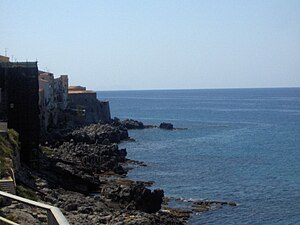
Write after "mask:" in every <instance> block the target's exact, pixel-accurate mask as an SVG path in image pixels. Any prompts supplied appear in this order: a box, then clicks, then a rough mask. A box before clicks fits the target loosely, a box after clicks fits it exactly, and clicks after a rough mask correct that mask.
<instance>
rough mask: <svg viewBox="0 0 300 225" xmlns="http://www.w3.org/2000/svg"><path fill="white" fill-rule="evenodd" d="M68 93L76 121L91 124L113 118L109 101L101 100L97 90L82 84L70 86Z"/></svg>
mask: <svg viewBox="0 0 300 225" xmlns="http://www.w3.org/2000/svg"><path fill="white" fill-rule="evenodd" d="M68 95H69V107H70V110H71V111H72V112H73V115H76V116H75V117H74V118H73V119H74V120H75V121H74V122H76V123H79V124H91V123H98V122H100V121H101V122H109V121H110V120H111V115H110V108H109V102H108V101H99V100H98V99H97V93H96V92H95V91H91V90H86V88H85V87H82V86H69V90H68Z"/></svg>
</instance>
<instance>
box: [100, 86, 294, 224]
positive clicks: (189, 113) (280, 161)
mask: <svg viewBox="0 0 300 225" xmlns="http://www.w3.org/2000/svg"><path fill="white" fill-rule="evenodd" d="M98 97H99V98H100V99H107V100H109V101H110V108H111V111H112V115H113V116H116V117H119V118H122V119H124V118H133V119H137V120H140V121H142V122H143V123H144V124H159V123H160V122H163V121H164V122H171V123H173V124H174V126H175V127H180V128H188V129H187V130H178V131H165V130H160V129H145V130H132V131H130V133H129V134H130V136H131V137H132V138H134V139H135V140H136V142H129V143H123V144H122V147H126V148H127V151H128V158H131V159H135V160H140V161H144V162H145V163H146V164H147V165H148V166H147V167H138V168H136V169H134V170H131V171H130V172H129V177H130V178H132V179H136V180H149V181H155V184H154V188H162V189H164V191H165V194H166V196H173V197H182V198H187V199H188V198H192V199H203V198H204V199H211V200H224V201H234V202H237V203H238V204H239V205H238V206H237V207H224V208H222V209H217V210H212V211H209V212H207V213H203V214H200V215H195V216H194V217H193V218H192V219H191V221H190V222H189V224H300V88H289V89H284V88H282V89H227V90H170V91H118V92H117V91H115V92H98Z"/></svg>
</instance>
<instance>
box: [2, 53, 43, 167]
mask: <svg viewBox="0 0 300 225" xmlns="http://www.w3.org/2000/svg"><path fill="white" fill-rule="evenodd" d="M0 89H1V102H0V120H1V121H7V125H8V128H13V129H15V130H16V131H17V132H18V133H19V135H20V136H19V139H20V142H21V152H20V156H21V160H22V161H23V162H26V163H28V164H33V163H34V161H36V160H37V157H38V156H37V154H38V153H37V149H38V145H39V132H40V120H39V105H38V102H39V95H38V90H39V83H38V66H37V62H9V58H8V57H4V56H2V57H0Z"/></svg>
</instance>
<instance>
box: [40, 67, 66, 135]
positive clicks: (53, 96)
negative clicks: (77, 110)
mask: <svg viewBox="0 0 300 225" xmlns="http://www.w3.org/2000/svg"><path fill="white" fill-rule="evenodd" d="M39 107H40V121H41V131H42V132H43V133H47V132H48V131H50V130H51V129H54V128H59V127H62V126H64V125H65V122H66V118H65V116H66V115H65V111H66V109H67V107H68V76H67V75H61V76H60V77H58V78H54V76H53V74H52V73H48V72H43V71H39Z"/></svg>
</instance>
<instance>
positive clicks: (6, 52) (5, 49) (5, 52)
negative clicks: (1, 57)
mask: <svg viewBox="0 0 300 225" xmlns="http://www.w3.org/2000/svg"><path fill="white" fill-rule="evenodd" d="M7 50H8V48H5V57H7Z"/></svg>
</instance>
